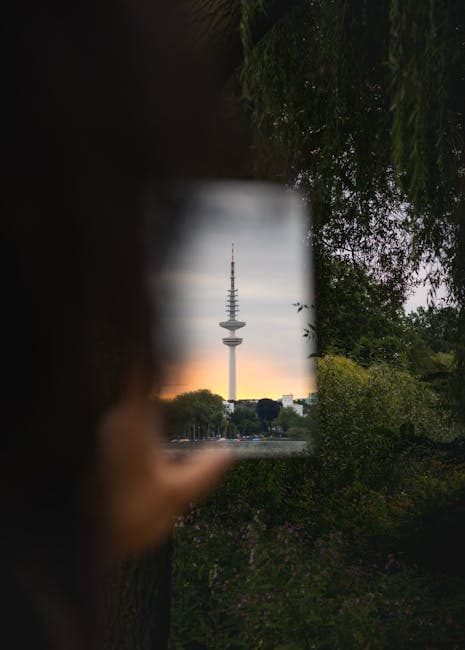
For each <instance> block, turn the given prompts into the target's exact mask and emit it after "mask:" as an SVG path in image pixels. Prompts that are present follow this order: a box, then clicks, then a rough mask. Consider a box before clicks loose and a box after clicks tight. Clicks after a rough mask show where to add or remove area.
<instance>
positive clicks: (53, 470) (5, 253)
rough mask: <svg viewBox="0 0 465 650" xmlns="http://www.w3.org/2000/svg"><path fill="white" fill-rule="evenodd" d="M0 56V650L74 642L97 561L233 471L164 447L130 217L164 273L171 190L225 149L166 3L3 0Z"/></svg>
mask: <svg viewBox="0 0 465 650" xmlns="http://www.w3.org/2000/svg"><path fill="white" fill-rule="evenodd" d="M173 5H178V6H177V7H174V6H173ZM2 48H3V56H2V69H3V74H2V104H3V109H4V111H3V114H4V117H3V120H2V125H1V129H2V153H1V157H2V175H1V182H2V188H1V199H0V200H1V201H2V226H1V232H2V248H1V251H2V252H1V263H2V268H1V301H2V317H1V322H2V326H1V327H2V330H1V331H2V337H1V340H2V347H3V349H2V371H3V377H4V389H3V390H2V392H1V409H0V415H1V426H2V437H1V442H2V469H1V490H0V495H1V496H0V499H1V503H0V508H1V517H2V534H1V549H0V550H1V555H0V558H1V560H0V561H1V572H0V574H1V582H0V584H1V586H0V593H1V603H0V607H1V611H2V621H3V622H2V629H1V630H0V635H1V636H0V644H1V646H2V647H4V648H8V649H9V650H11V649H13V648H27V649H28V650H34V649H42V648H43V649H45V648H47V649H57V650H75V649H81V648H86V650H87V649H91V648H92V647H94V646H96V644H98V642H99V639H100V629H99V625H100V610H99V606H100V602H99V599H100V597H101V593H102V592H101V585H102V578H103V576H104V572H105V569H106V567H107V566H109V565H110V564H111V562H115V561H117V560H118V559H120V558H124V557H125V556H127V555H128V554H130V553H135V552H137V551H139V550H141V549H143V548H145V547H147V546H148V545H150V544H156V543H158V542H160V541H162V540H163V539H164V537H166V536H167V535H168V534H169V530H170V527H171V525H172V522H173V517H174V516H175V515H177V514H179V513H181V512H182V511H183V510H184V509H185V508H186V507H187V505H188V504H189V502H190V501H191V500H193V499H196V498H198V497H200V496H201V495H203V494H204V493H206V492H207V491H208V490H209V489H210V488H211V487H212V486H213V485H214V484H215V483H216V482H217V480H218V479H219V478H220V476H221V475H222V473H223V472H224V470H225V468H226V466H227V465H228V462H229V461H228V459H227V458H226V457H222V456H215V457H212V456H210V455H203V454H199V455H196V456H195V457H194V458H192V459H190V460H188V461H185V462H183V463H182V464H180V463H174V462H173V461H170V460H169V459H168V458H167V457H166V456H165V455H164V454H163V452H162V450H161V447H160V443H159V442H158V438H159V427H160V425H159V424H157V422H156V421H154V414H153V406H152V405H149V404H148V402H147V397H148V395H149V393H150V392H151V391H152V390H153V388H154V386H155V387H156V386H157V384H158V385H159V384H160V381H161V379H162V365H163V364H162V356H161V352H162V351H161V350H160V349H158V351H157V337H156V328H157V314H156V311H155V313H153V311H154V310H153V309H152V305H151V304H150V300H149V292H148V287H147V263H146V258H147V255H146V241H145V225H144V224H145V212H146V206H145V196H146V191H147V188H148V187H152V189H151V192H152V195H153V196H154V197H155V200H154V201H153V205H154V206H156V207H155V208H154V210H155V212H154V215H153V220H154V224H155V226H154V229H153V230H154V232H155V236H156V241H155V242H152V245H153V246H154V247H155V253H156V255H155V257H156V259H157V264H159V265H160V268H161V267H162V264H163V260H164V258H165V255H168V254H169V253H170V250H171V249H170V247H171V245H172V242H173V241H174V238H173V233H174V232H175V231H176V223H177V218H178V212H179V210H178V209H177V203H178V202H179V201H182V197H172V196H171V197H170V192H169V191H168V190H165V189H163V187H166V185H164V183H165V181H169V180H170V179H173V178H180V177H182V178H185V177H196V176H202V175H207V174H209V175H212V174H214V173H215V172H216V173H221V171H222V170H221V169H220V168H219V167H218V160H219V159H220V157H219V155H218V154H219V153H221V156H222V157H223V161H224V159H225V155H224V151H226V150H227V145H226V144H225V140H224V130H222V127H221V120H220V118H219V115H220V113H221V111H220V104H219V100H218V93H217V86H216V85H215V82H214V81H212V79H213V77H211V76H209V74H207V73H206V68H207V66H206V62H205V60H202V55H201V52H200V51H199V50H196V49H195V48H194V47H193V45H192V43H191V42H190V41H189V37H188V29H187V28H186V26H185V24H184V23H183V16H182V14H181V12H180V7H179V3H170V2H164V1H155V0H153V1H152V2H134V3H118V2H117V3H115V2H111V3H110V2H106V1H99V0H92V1H90V0H89V1H87V0H84V1H83V2H79V3H66V2H65V3H59V2H53V1H47V0H45V1H44V2H42V3H36V2H28V1H26V2H24V3H10V4H9V5H8V6H7V7H6V8H5V16H4V20H3V34H2ZM224 164H225V165H226V163H224ZM215 166H216V167H215ZM155 182H156V185H155ZM154 187H156V189H153V188H154ZM152 252H153V251H152ZM154 332H155V335H154ZM154 350H155V352H154Z"/></svg>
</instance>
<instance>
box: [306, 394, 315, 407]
mask: <svg viewBox="0 0 465 650" xmlns="http://www.w3.org/2000/svg"><path fill="white" fill-rule="evenodd" d="M317 401H318V393H316V392H315V393H309V394H308V397H307V398H306V399H305V402H306V403H307V404H308V405H309V406H315V404H316V403H317Z"/></svg>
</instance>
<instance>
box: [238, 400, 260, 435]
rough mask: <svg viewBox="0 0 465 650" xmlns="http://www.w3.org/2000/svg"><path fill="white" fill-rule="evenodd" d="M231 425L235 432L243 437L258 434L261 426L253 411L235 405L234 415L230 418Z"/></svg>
mask: <svg viewBox="0 0 465 650" xmlns="http://www.w3.org/2000/svg"><path fill="white" fill-rule="evenodd" d="M230 422H231V424H233V425H235V427H236V429H237V432H238V433H239V434H240V435H243V436H250V435H253V434H254V433H260V432H261V430H262V425H261V422H260V419H259V417H258V415H257V413H256V411H255V409H252V408H249V407H244V406H240V405H238V404H236V407H235V409H234V413H233V414H232V415H231V416H230Z"/></svg>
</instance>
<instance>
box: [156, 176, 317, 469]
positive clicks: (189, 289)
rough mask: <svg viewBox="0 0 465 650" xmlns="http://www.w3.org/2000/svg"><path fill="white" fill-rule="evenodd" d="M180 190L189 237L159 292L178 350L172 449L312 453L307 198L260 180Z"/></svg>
mask: <svg viewBox="0 0 465 650" xmlns="http://www.w3.org/2000/svg"><path fill="white" fill-rule="evenodd" d="M182 194H183V211H184V215H183V218H182V224H183V227H182V232H183V234H182V237H181V238H180V239H179V241H178V242H177V245H176V250H175V252H174V254H172V255H171V256H170V259H169V261H168V263H167V264H165V266H164V269H163V272H162V273H160V272H158V273H157V274H156V275H155V274H154V285H153V288H154V295H155V293H156V294H157V295H158V296H164V298H163V303H164V304H163V308H162V327H161V331H162V332H163V336H164V346H163V347H164V349H165V352H166V351H167V350H170V352H169V353H168V359H167V362H166V368H165V375H164V382H163V386H162V388H161V391H160V393H159V398H160V399H161V401H162V404H163V407H164V411H165V422H166V434H167V443H166V444H167V447H168V449H170V450H171V451H172V452H173V453H184V451H192V450H194V449H197V448H199V446H204V445H206V444H210V447H211V449H212V450H214V449H218V448H222V447H224V446H228V447H230V448H231V449H232V450H233V451H234V453H235V454H237V455H238V456H240V457H251V456H252V457H253V456H269V455H287V454H290V453H295V452H301V451H302V450H304V449H305V448H307V447H308V446H309V445H310V446H311V440H312V433H313V432H314V426H315V422H316V415H315V408H316V397H317V388H316V381H315V373H314V365H313V359H312V358H311V355H312V353H313V352H314V346H315V341H314V339H313V337H312V336H311V333H312V332H313V328H312V325H313V322H314V319H315V313H314V307H313V298H312V293H313V290H312V258H311V241H310V232H311V231H310V221H309V216H308V214H307V211H306V209H305V207H306V206H305V204H304V201H303V199H302V197H301V196H300V195H299V194H298V193H296V192H293V191H288V190H284V189H282V188H279V187H277V186H273V185H268V184H259V183H252V182H249V183H247V182H246V183H237V182H222V183H218V182H215V183H210V184H201V185H191V186H187V187H183V188H182ZM184 199H185V200H184Z"/></svg>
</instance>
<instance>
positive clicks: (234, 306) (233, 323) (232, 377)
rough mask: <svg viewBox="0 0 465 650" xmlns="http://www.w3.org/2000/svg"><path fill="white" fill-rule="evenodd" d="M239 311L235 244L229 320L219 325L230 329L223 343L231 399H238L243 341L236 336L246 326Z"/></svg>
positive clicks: (227, 305) (229, 296) (229, 297)
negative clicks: (238, 366)
mask: <svg viewBox="0 0 465 650" xmlns="http://www.w3.org/2000/svg"><path fill="white" fill-rule="evenodd" d="M238 313H239V299H238V295H237V289H236V287H235V268H234V244H233V245H232V252H231V275H230V288H229V290H228V295H227V298H226V314H227V316H228V320H226V321H222V322H221V323H220V324H219V325H220V327H224V328H225V329H227V330H228V331H229V336H225V337H224V338H223V343H224V344H225V345H227V346H228V348H229V397H228V399H229V401H235V400H236V348H237V346H238V345H240V344H241V343H242V339H241V338H240V337H238V336H236V330H238V329H240V328H241V327H244V326H245V322H243V321H240V320H237V314H238Z"/></svg>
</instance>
